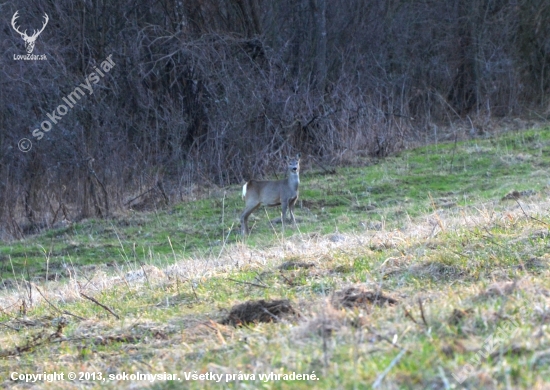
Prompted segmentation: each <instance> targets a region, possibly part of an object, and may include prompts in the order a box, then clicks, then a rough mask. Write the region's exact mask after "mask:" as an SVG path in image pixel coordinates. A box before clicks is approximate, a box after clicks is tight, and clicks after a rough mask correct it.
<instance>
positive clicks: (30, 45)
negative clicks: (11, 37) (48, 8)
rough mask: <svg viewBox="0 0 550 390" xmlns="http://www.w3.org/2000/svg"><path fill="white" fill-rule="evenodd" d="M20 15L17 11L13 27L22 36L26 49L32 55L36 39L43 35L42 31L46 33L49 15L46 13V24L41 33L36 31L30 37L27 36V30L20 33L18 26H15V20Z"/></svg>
mask: <svg viewBox="0 0 550 390" xmlns="http://www.w3.org/2000/svg"><path fill="white" fill-rule="evenodd" d="M18 13H19V11H15V13H14V14H13V17H12V18H11V26H12V27H13V29H14V30H15V31H16V32H17V33H18V34H19V35H21V38H23V40H24V41H25V49H27V53H29V54H31V53H32V51H33V50H34V45H35V43H36V38H38V36H39V35H40V34H41V33H42V31H44V29H45V28H46V25H47V24H48V21H49V20H50V18H49V17H48V14H47V13H44V23H43V24H42V28H41V29H40V30H39V31H36V30H34V33H33V34H32V35H31V36H30V37H29V36H28V35H27V30H25V31H23V32H21V31H19V29H18V28H17V25H16V24H15V20H16V19H17V18H18V17H19V15H18Z"/></svg>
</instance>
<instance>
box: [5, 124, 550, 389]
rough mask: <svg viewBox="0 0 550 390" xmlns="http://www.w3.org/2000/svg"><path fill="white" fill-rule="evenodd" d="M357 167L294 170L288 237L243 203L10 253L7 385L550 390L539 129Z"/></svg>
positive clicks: (221, 200) (148, 219) (87, 224)
mask: <svg viewBox="0 0 550 390" xmlns="http://www.w3.org/2000/svg"><path fill="white" fill-rule="evenodd" d="M356 165H357V166H355V167H345V168H337V169H336V173H334V174H328V173H326V171H323V170H317V169H315V166H314V165H313V164H311V163H310V162H309V163H308V161H307V159H305V161H304V163H303V166H305V167H306V168H302V172H301V189H300V200H299V202H298V204H297V210H296V216H297V219H298V224H297V227H291V226H290V227H289V226H287V227H286V229H285V230H284V232H283V231H282V226H281V225H280V224H278V223H271V222H270V221H271V220H273V219H275V218H276V217H277V216H278V213H279V212H280V211H279V209H276V208H271V209H267V210H263V209H259V210H258V211H256V213H255V214H253V216H252V217H251V218H250V221H249V225H250V226H251V228H252V229H251V230H252V233H251V236H250V237H249V238H247V239H243V237H241V236H240V234H239V222H238V216H239V214H240V212H241V211H242V207H243V202H242V200H241V199H240V188H239V187H237V186H235V187H231V188H227V189H219V190H213V191H211V193H210V195H208V196H205V197H204V198H202V199H199V200H196V201H193V202H188V203H182V204H178V205H175V206H173V207H168V208H165V209H161V210H156V211H154V212H153V211H152V212H148V213H145V212H140V213H138V212H128V213H127V214H125V215H119V216H118V217H117V218H113V219H110V220H85V221H81V222H79V223H75V224H73V225H71V226H69V227H66V228H63V229H57V230H51V231H48V232H47V233H44V234H41V235H37V236H33V237H29V238H27V239H25V240H22V241H17V242H12V243H8V244H3V245H2V246H1V247H0V260H1V261H0V267H1V268H0V278H1V280H2V283H0V285H1V289H0V325H2V326H0V383H1V384H2V386H3V387H6V388H29V387H30V386H29V384H26V383H25V382H24V381H22V380H18V381H14V380H13V376H14V375H15V376H16V377H18V376H19V375H22V374H23V375H24V374H40V373H54V372H57V373H62V374H63V375H64V380H63V381H56V382H53V381H52V382H48V381H44V380H43V379H42V378H41V379H40V380H38V381H37V382H36V383H34V384H32V385H33V386H36V387H37V388H50V389H58V388H65V389H72V388H94V386H95V387H102V388H113V389H115V388H140V387H144V388H145V387H147V388H154V389H179V388H197V389H203V388H206V389H208V388H243V389H256V388H266V389H268V388H269V389H271V388H275V389H295V388H317V389H340V388H346V389H347V388H349V389H353V388H357V389H361V388H367V387H369V388H370V387H374V388H383V389H394V388H395V389H398V388H422V389H424V388H429V389H444V388H467V389H479V388H484V389H493V388H494V389H499V388H503V389H516V388H522V389H537V388H538V389H544V388H550V338H549V333H548V331H549V329H548V327H549V324H550V308H549V304H550V279H549V276H550V263H549V261H550V253H549V252H550V238H549V224H550V215H549V211H548V209H549V207H550V201H549V200H548V195H549V194H550V173H549V167H550V129H548V128H543V129H537V130H529V131H521V132H514V133H505V134H502V135H498V136H494V137H491V138H487V139H478V140H472V141H467V142H457V143H453V142H451V143H444V144H437V145H431V146H427V147H421V148H417V149H414V150H408V151H404V152H402V153H400V154H399V155H396V156H392V157H389V158H387V159H385V160H381V161H379V162H377V163H376V164H372V163H370V164H369V163H368V162H367V161H364V162H363V163H362V164H360V161H358V164H356ZM359 165H361V166H359ZM260 300H264V301H265V302H260V303H258V301H260ZM271 300H280V301H279V302H278V303H276V304H275V306H274V307H275V309H273V310H271V309H269V310H268V309H266V307H267V306H266V305H265V304H267V303H269V301H271ZM247 302H248V304H246V303H247ZM239 304H246V305H244V306H240V307H238V308H236V309H234V310H233V311H232V308H233V307H234V306H235V305H239ZM274 313H275V314H274ZM247 316H248V318H251V319H257V320H258V319H260V320H262V319H267V320H271V319H273V320H274V321H269V322H259V321H256V322H251V323H247V321H246V318H247ZM234 325H236V326H234ZM11 373H17V374H11ZM69 373H82V374H77V378H76V379H73V380H69V379H68V375H69ZM125 373H126V374H128V375H130V374H137V373H141V374H159V377H158V378H156V379H158V380H156V381H154V382H152V381H150V380H149V379H150V378H149V379H148V378H143V380H141V381H140V380H137V379H134V380H132V379H131V377H125V376H124V374H125ZM171 375H173V376H174V377H177V378H179V379H176V380H164V379H173V377H171ZM201 375H202V376H201ZM285 375H286V376H285ZM297 375H303V377H297ZM10 376H12V378H10ZM100 376H101V377H100ZM21 378H22V377H21ZM218 379H219V381H218Z"/></svg>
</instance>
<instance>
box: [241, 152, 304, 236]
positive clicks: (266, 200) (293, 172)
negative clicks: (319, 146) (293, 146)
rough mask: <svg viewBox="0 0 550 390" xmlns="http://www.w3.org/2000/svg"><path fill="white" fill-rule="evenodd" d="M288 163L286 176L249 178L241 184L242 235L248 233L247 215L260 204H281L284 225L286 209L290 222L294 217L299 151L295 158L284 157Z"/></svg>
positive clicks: (298, 180) (298, 181) (298, 179)
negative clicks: (285, 177)
mask: <svg viewBox="0 0 550 390" xmlns="http://www.w3.org/2000/svg"><path fill="white" fill-rule="evenodd" d="M286 161H287V163H288V178H287V179H283V180H276V181H275V180H274V181H260V180H250V181H249V182H247V183H246V184H245V185H244V186H243V199H244V200H245V208H244V211H243V213H242V215H241V228H242V231H243V235H245V236H246V235H248V217H249V216H250V214H252V212H254V210H256V209H257V208H258V207H260V206H262V205H263V206H278V205H281V206H282V209H283V210H282V211H283V215H282V219H281V220H282V223H283V226H284V223H285V218H286V210H287V209H289V210H290V217H291V218H292V222H293V223H294V224H296V220H295V219H294V205H295V204H296V200H297V199H298V185H299V184H300V153H298V154H297V155H296V157H295V158H288V157H287V158H286Z"/></svg>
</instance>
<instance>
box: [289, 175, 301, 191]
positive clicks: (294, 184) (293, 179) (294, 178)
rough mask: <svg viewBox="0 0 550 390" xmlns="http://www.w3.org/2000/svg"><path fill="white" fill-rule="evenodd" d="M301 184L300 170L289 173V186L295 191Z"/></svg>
mask: <svg viewBox="0 0 550 390" xmlns="http://www.w3.org/2000/svg"><path fill="white" fill-rule="evenodd" d="M299 184H300V174H299V173H298V172H296V173H294V172H290V174H289V175H288V186H289V187H290V189H292V190H293V191H298V185H299Z"/></svg>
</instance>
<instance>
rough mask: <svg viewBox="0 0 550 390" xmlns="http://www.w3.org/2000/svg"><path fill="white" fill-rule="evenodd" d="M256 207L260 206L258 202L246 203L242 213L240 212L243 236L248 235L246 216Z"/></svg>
mask: <svg viewBox="0 0 550 390" xmlns="http://www.w3.org/2000/svg"><path fill="white" fill-rule="evenodd" d="M258 207H260V203H258V204H250V205H248V204H247V205H246V207H245V209H244V211H243V213H242V214H241V229H242V233H243V236H247V235H248V217H250V214H252V213H253V212H254V210H256V209H257V208H258Z"/></svg>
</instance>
